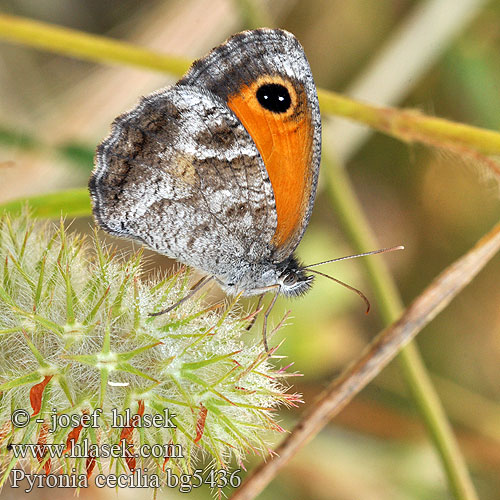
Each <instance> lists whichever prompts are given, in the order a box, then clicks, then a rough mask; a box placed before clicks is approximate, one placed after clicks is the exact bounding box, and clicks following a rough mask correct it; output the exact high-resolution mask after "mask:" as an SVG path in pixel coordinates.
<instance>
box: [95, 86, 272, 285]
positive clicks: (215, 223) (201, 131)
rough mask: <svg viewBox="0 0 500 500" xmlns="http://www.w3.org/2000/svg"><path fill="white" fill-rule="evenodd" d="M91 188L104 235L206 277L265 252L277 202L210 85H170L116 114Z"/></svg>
mask: <svg viewBox="0 0 500 500" xmlns="http://www.w3.org/2000/svg"><path fill="white" fill-rule="evenodd" d="M89 185H90V191H91V195H92V198H93V202H94V214H95V216H96V218H97V219H98V221H99V222H100V224H101V225H102V226H103V227H104V228H105V229H106V230H107V231H109V232H111V233H113V234H115V235H118V236H124V237H130V238H134V239H138V240H140V241H141V242H143V243H145V244H147V245H148V246H149V247H151V248H153V249H155V250H157V251H158V252H160V253H163V254H166V255H168V256H170V257H173V258H176V259H178V260H180V261H181V262H185V263H188V264H189V265H192V266H195V267H198V268H199V269H202V270H204V271H205V272H207V273H211V274H216V275H217V274H219V275H220V270H221V269H230V268H231V267H234V266H235V265H236V263H237V262H238V260H242V259H243V258H244V259H247V260H250V261H251V260H252V259H255V260H257V259H259V258H262V257H264V258H265V257H266V256H268V255H269V253H270V251H271V248H270V246H269V244H268V242H269V241H270V240H271V238H272V237H273V234H274V233H275V231H276V225H277V220H276V208H275V202H274V196H273V192H272V188H271V184H270V181H269V177H268V175H267V172H266V169H265V168H264V164H263V161H262V158H261V156H260V154H259V152H258V150H257V148H256V147H255V144H254V143H253V141H252V139H251V138H250V136H249V134H248V132H247V131H246V130H245V128H244V127H243V126H242V124H241V123H240V121H239V120H238V119H237V118H236V117H235V115H234V114H233V113H232V112H231V110H230V109H229V108H228V107H227V106H226V104H225V103H224V102H223V101H222V100H221V99H220V98H218V97H217V96H215V95H213V94H212V93H211V92H210V91H208V90H206V89H203V88H198V87H195V86H183V85H175V86H173V87H170V88H168V89H165V90H163V91H160V92H156V93H154V94H151V95H150V96H147V97H144V98H143V99H142V100H141V102H140V104H139V105H138V106H137V107H136V108H135V109H133V110H131V111H130V112H128V113H125V114H123V115H121V116H119V117H118V118H117V119H116V120H115V122H114V124H113V126H112V130H111V133H110V135H109V136H108V137H107V138H106V139H105V140H104V141H103V142H102V143H101V145H100V146H99V148H98V151H97V155H96V167H95V169H94V172H93V174H92V177H91V180H90V184H89Z"/></svg>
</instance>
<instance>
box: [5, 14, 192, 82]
mask: <svg viewBox="0 0 500 500" xmlns="http://www.w3.org/2000/svg"><path fill="white" fill-rule="evenodd" d="M0 37H1V38H3V39H4V40H8V41H10V42H16V43H21V44H22V45H29V46H31V47H36V48H38V49H44V50H49V51H51V52H56V53H58V54H65V55H67V56H73V57H77V58H79V59H87V60H89V61H100V62H108V63H109V62H114V63H122V64H128V65H130V66H139V67H141V68H149V69H153V70H157V71H163V72H165V73H172V74H174V75H179V76H180V75H182V74H183V73H184V72H185V71H186V70H187V69H188V67H189V64H190V62H189V61H188V60H186V59H185V58H183V57H175V56H168V55H166V54H159V53H158V52H155V51H153V50H148V49H143V48H141V47H137V46H135V45H133V44H131V43H126V42H120V41H118V40H112V39H111V38H106V37H104V36H98V35H91V34H89V33H84V32H82V31H77V30H73V29H69V28H64V27H62V26H56V25H54V24H49V23H44V22H41V21H34V20H32V19H26V18H23V17H19V16H9V15H7V14H0Z"/></svg>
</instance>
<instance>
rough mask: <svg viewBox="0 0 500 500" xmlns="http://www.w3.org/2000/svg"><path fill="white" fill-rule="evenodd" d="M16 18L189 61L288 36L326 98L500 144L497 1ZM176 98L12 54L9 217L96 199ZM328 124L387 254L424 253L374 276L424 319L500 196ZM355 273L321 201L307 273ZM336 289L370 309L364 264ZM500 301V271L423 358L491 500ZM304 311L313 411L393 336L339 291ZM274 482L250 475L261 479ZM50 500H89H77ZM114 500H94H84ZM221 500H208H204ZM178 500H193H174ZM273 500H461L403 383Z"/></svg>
mask: <svg viewBox="0 0 500 500" xmlns="http://www.w3.org/2000/svg"><path fill="white" fill-rule="evenodd" d="M0 10H1V11H2V12H4V13H10V14H17V15H23V16H27V17H31V18H33V19H38V20H43V21H48V22H51V23H55V24H59V25H63V26H67V27H71V28H75V29H80V30H83V31H86V32H91V33H96V34H104V35H107V36H110V37H113V38H117V39H122V40H127V41H130V42H133V43H137V44H140V45H143V46H146V47H149V48H152V49H155V50H157V51H160V52H165V53H169V54H177V55H181V56H185V57H188V58H196V57H199V56H202V55H203V54H204V53H206V51H207V50H208V49H210V48H211V47H213V46H214V45H217V44H219V43H220V42H222V41H223V40H224V39H225V38H226V37H227V36H229V35H231V34H232V33H235V32H237V31H240V30H242V29H246V28H251V27H257V26H271V27H281V28H285V29H287V30H289V31H291V32H293V33H294V34H295V35H296V36H297V38H298V39H299V40H300V41H301V43H302V45H303V46H304V48H305V51H306V54H307V56H308V59H309V61H310V64H311V67H312V71H313V75H314V77H315V80H316V83H317V85H318V87H322V88H326V89H332V90H335V91H338V92H345V93H346V94H347V95H352V96H355V97H357V98H359V99H362V100H366V101H367V102H370V103H372V104H381V105H384V104H387V105H394V106H398V107H411V108H418V109H420V110H422V111H423V112H425V113H427V114H430V115H436V116H440V117H445V118H449V119H451V120H455V121H461V122H464V123H468V124H473V125H476V126H480V127H485V128H491V129H494V130H498V129H499V128H500V57H499V54H500V28H499V27H500V1H498V0H495V1H489V2H487V1H479V0H433V1H431V0H428V1H416V0H372V1H367V0H350V1H349V2H346V1H340V0H332V1H328V0H307V1H302V0H276V1H271V0H269V1H265V0H261V1H258V0H253V1H252V0H245V1H243V0H240V1H234V0H185V1H181V0H171V1H157V0H142V1H134V0H108V1H106V2H101V1H98V0H37V1H36V2H33V1H31V0H0ZM173 81H174V79H173V78H172V79H169V78H168V77H166V76H165V75H161V74H159V73H153V72H148V71H145V70H139V69H131V68H127V67H122V66H100V65H97V64H92V63H88V62H82V61H79V60H75V59H71V58H66V57H62V56H57V55H54V54H49V53H45V52H39V51H35V50H32V49H28V48H24V47H19V46H15V45H11V44H7V43H4V42H1V41H0V102H1V106H0V179H1V182H0V203H3V202H5V201H8V200H11V199H15V198H18V197H28V196H32V195H35V194H41V193H45V192H50V191H56V190H58V189H66V188H72V187H81V186H85V185H86V182H87V179H88V176H89V173H90V171H91V169H92V157H93V152H94V148H95V145H96V144H97V143H98V142H99V141H100V140H101V139H102V138H103V137H104V136H105V135H106V134H107V131H108V127H109V124H110V123H111V121H112V120H113V118H114V117H115V116H116V115H118V114H119V113H121V112H122V111H124V110H126V109H128V108H130V107H131V106H132V105H133V104H134V103H135V102H136V100H137V99H138V97H139V96H140V95H143V94H146V93H148V92H150V91H153V90H155V89H157V88H160V87H162V86H165V85H168V84H170V83H172V82H173ZM327 121H328V124H327V128H326V130H325V135H324V141H325V142H328V144H329V145H332V146H333V147H334V149H335V150H336V151H337V152H338V155H339V158H340V160H341V161H342V163H343V164H344V165H345V168H346V169H347V170H348V172H349V175H350V176H351V178H352V180H353V183H354V185H355V188H356V191H357V194H358V196H359V198H360V200H361V203H362V205H363V207H364V209H365V211H366V214H367V216H368V218H369V220H370V222H371V224H372V228H373V230H374V231H375V233H376V235H377V238H378V241H379V244H380V246H381V247H386V246H392V245H398V244H404V245H405V247H406V250H405V251H404V252H397V253H394V254H388V255H385V256H377V257H371V258H381V259H385V260H386V262H387V264H388V265H389V266H390V268H391V270H392V273H393V275H394V277H395V279H396V281H397V283H398V286H399V288H400V291H401V294H402V296H403V298H404V300H405V302H406V303H409V302H410V301H411V300H412V299H413V298H414V297H416V296H417V295H418V294H419V293H420V292H421V291H422V290H423V288H424V287H425V286H426V285H427V284H428V283H429V282H430V280H432V278H433V277H435V276H436V275H437V274H438V273H439V272H440V270H442V269H443V268H444V267H446V266H447V265H448V264H450V263H451V262H452V261H453V260H455V259H456V258H458V257H459V256H460V255H462V254H463V253H464V252H465V251H467V250H468V249H469V248H470V247H471V246H472V245H473V244H474V243H475V241H476V240H477V239H478V238H479V237H480V236H481V235H482V234H484V233H485V232H486V231H487V230H488V229H489V228H490V227H491V226H492V225H493V224H494V223H495V222H496V221H497V220H498V214H499V208H500V203H499V198H498V185H497V184H496V183H494V182H493V181H491V180H489V179H488V178H487V177H485V176H484V175H483V174H484V171H485V168H484V165H482V164H481V161H478V160H477V159H474V158H473V157H470V156H460V155H458V154H451V153H448V152H447V153H443V152H442V151H439V150H437V149H429V148H424V147H422V146H408V145H406V144H403V143H401V142H398V141H396V140H395V139H392V138H389V137H387V136H383V135H381V134H378V133H375V134H368V135H365V136H363V137H361V136H358V135H357V134H358V133H359V132H358V131H357V130H353V129H352V127H351V125H350V124H349V123H348V122H347V121H340V120H330V119H328V120H325V123H326V122H327ZM91 225H92V220H91V219H90V217H89V218H79V219H77V220H76V221H74V222H73V225H72V227H73V228H74V229H75V230H77V231H80V232H89V231H90V230H91ZM109 240H110V241H113V243H114V244H116V245H118V246H119V247H120V248H123V249H127V248H130V246H131V245H129V243H128V242H126V241H123V240H117V239H112V238H109ZM349 253H352V249H351V248H350V247H349V243H348V241H347V240H346V238H345V237H344V236H343V234H342V232H341V230H340V227H339V225H338V223H337V217H336V214H335V212H334V211H333V210H332V208H331V205H330V203H329V200H328V198H327V196H326V193H325V190H324V189H323V182H321V181H320V189H319V193H318V198H317V201H316V206H315V210H314V212H313V217H312V220H311V224H310V227H309V228H308V231H307V232H306V235H305V237H304V239H303V241H302V243H301V245H300V246H299V249H298V254H299V256H300V258H301V260H302V261H304V262H305V263H313V262H319V261H322V260H326V259H329V258H334V257H339V256H342V255H347V254H349ZM147 256H148V267H149V268H157V267H159V266H161V267H163V268H164V269H168V268H169V267H170V266H172V265H173V262H172V261H169V260H168V259H165V258H162V257H160V256H157V255H154V254H153V253H152V252H148V253H147ZM321 270H322V271H324V272H327V273H329V274H332V275H334V276H335V277H338V278H339V279H341V280H343V281H346V282H348V283H349V284H351V285H353V286H355V287H357V288H360V289H361V290H363V292H364V293H365V294H366V295H367V296H368V297H369V298H370V295H371V291H370V289H369V287H368V286H367V284H366V281H365V279H364V276H363V271H362V268H361V267H360V266H359V262H356V261H349V262H343V263H337V264H332V265H329V266H325V268H324V269H321ZM499 282H500V259H499V258H498V257H497V258H496V259H494V260H493V262H491V263H490V264H489V265H488V267H487V269H486V270H485V271H483V272H482V273H481V274H480V275H479V277H478V278H477V279H476V280H475V281H474V282H473V283H472V284H471V285H470V286H469V287H468V288H467V289H466V290H465V291H464V292H463V293H462V294H460V295H459V296H458V298H457V299H456V300H455V301H454V302H453V303H452V304H451V305H450V306H449V307H448V308H447V309H446V310H445V311H444V312H443V313H442V314H441V315H440V316H439V317H438V318H437V319H436V320H434V321H433V322H432V323H431V324H430V325H429V326H428V327H427V328H426V329H425V330H424V331H423V332H422V333H421V334H420V335H419V336H418V338H417V341H418V345H419V347H420V348H421V350H422V353H423V356H424V359H425V361H426V364H427V367H428V369H429V370H430V372H431V374H432V376H433V379H434V381H435V383H436V387H437V389H438V392H439V394H440V396H441V397H442V400H443V404H444V406H445V409H446V411H447V414H448V416H449V418H450V420H451V421H452V423H453V424H454V427H455V430H456V432H457V435H458V439H459V443H460V446H461V449H462V451H463V453H464V455H465V458H466V460H467V462H468V464H469V467H470V469H471V473H472V475H473V479H474V481H475V486H476V487H477V490H478V493H479V496H480V498H481V499H484V500H490V499H491V500H495V499H498V498H500V496H499V495H500V493H499V492H500V401H499V400H500V369H499V366H500V307H499V304H500V286H499ZM215 293H216V292H214V294H215ZM248 307H250V304H249V305H248ZM288 309H291V311H292V314H291V316H290V319H288V320H287V322H286V326H285V327H283V328H282V329H281V330H280V331H279V332H278V333H277V334H276V336H275V337H274V338H273V342H276V341H277V340H279V339H281V338H285V339H286V341H285V343H284V345H283V347H282V348H281V349H280V353H281V354H283V355H287V356H288V357H289V360H290V361H293V362H294V363H295V365H294V369H296V370H297V372H300V373H302V374H303V376H302V377H295V378H293V379H291V382H293V384H294V386H295V390H297V391H299V392H302V393H303V394H304V399H305V404H306V405H308V404H310V403H311V402H312V401H313V399H314V396H315V395H316V394H318V393H319V392H320V391H321V390H322V388H324V387H325V385H326V384H327V383H328V381H330V380H331V379H332V377H334V376H335V375H336V374H337V373H339V371H340V370H341V369H342V368H343V367H345V366H346V365H347V364H348V363H349V362H350V361H351V360H353V359H354V358H355V357H356V356H357V355H358V354H359V353H360V351H361V350H362V348H363V346H364V345H365V344H366V343H367V342H368V341H369V340H370V339H371V338H373V336H374V335H375V334H376V333H377V332H378V331H379V330H380V328H381V326H382V323H381V321H380V319H379V317H378V312H377V309H376V308H373V309H372V311H371V313H370V314H369V315H368V316H366V315H365V314H364V309H363V304H362V302H361V301H360V300H359V298H358V297H356V295H354V294H352V293H351V292H349V291H348V290H346V289H344V288H341V287H339V286H337V285H335V284H334V283H332V282H330V281H329V280H325V279H322V278H320V277H318V278H317V279H316V280H315V286H314V288H313V290H312V291H311V292H310V293H309V294H308V295H307V296H305V297H302V298H300V299H295V300H281V299H280V301H279V302H278V304H277V306H276V307H275V309H274V313H275V314H274V316H273V318H272V322H273V323H274V324H276V323H277V322H278V321H279V320H280V318H281V317H282V316H283V314H284V312H285V311H286V310H288ZM253 334H255V335H259V332H258V331H255V332H254V333H253ZM303 409H304V406H302V407H300V408H298V409H293V410H283V411H282V419H283V426H284V427H285V428H287V429H291V428H292V426H293V422H294V421H296V420H297V418H298V417H299V415H300V413H301V412H302V411H303ZM255 463H257V460H256V459H254V458H250V460H249V463H248V464H247V468H248V469H251V468H252V467H253V466H254V465H255ZM14 493H15V494H16V497H17V495H19V493H18V492H15V491H13V490H9V488H5V489H4V490H3V491H2V493H1V496H2V497H4V498H10V497H11V496H12V495H13V494H14ZM47 494H48V491H47V490H40V491H35V492H33V493H31V494H30V497H31V498H36V496H37V495H38V496H40V498H42V497H43V498H45V497H46V495H47ZM50 494H51V495H53V496H54V497H58V498H59V497H60V498H66V496H69V495H71V496H72V493H71V492H70V491H69V490H60V491H51V492H50ZM112 494H114V493H113V492H110V491H107V490H98V489H93V490H89V491H82V492H81V493H80V496H81V497H82V498H90V496H91V495H92V497H93V498H97V497H107V496H108V495H112ZM208 495H209V493H208V492H207V491H202V492H200V491H197V492H192V493H190V497H189V498H193V499H194V498H208ZM166 496H168V497H169V498H174V497H175V492H170V491H169V492H166V493H165V492H163V493H160V494H159V495H158V497H159V498H163V497H166ZM179 496H180V494H179ZM119 497H120V498H127V497H130V498H132V497H133V498H142V497H144V498H149V497H150V492H148V491H143V490H129V491H120V492H119ZM259 498H262V499H267V498H269V499H271V498H287V499H291V500H294V499H305V498H308V499H314V500H323V499H335V500H344V499H346V500H347V499H359V500H365V499H366V500H372V499H373V500H375V499H377V500H378V499H384V500H390V499H419V500H420V499H421V500H424V499H428V500H431V499H432V500H435V499H441V498H449V493H448V490H447V485H446V479H445V477H444V474H443V472H442V470H441V467H440V464H439V461H438V459H437V458H436V455H435V451H434V450H433V448H432V446H431V445H430V444H429V441H428V438H427V436H426V435H425V432H424V430H423V427H422V424H421V423H420V421H419V418H418V415H417V413H416V411H415V409H414V405H413V403H412V402H411V400H410V398H409V396H408V393H407V390H406V388H405V386H404V384H403V382H402V381H401V377H400V374H399V370H398V365H397V364H395V363H393V364H392V365H390V366H389V367H388V368H387V369H386V370H384V372H383V373H382V374H381V375H380V376H379V377H378V378H377V379H376V380H375V381H374V382H373V383H372V384H371V385H370V386H369V387H368V388H367V389H366V390H364V391H363V392H362V393H361V394H360V395H359V396H358V397H357V398H356V399H355V400H354V401H353V402H352V403H351V404H350V405H349V406H348V407H347V408H346V409H345V410H344V411H343V412H342V413H341V414H340V415H339V416H338V417H337V418H335V419H334V421H332V422H331V424H330V425H329V426H328V427H327V428H326V429H325V430H324V431H323V432H322V433H321V434H320V435H319V436H318V437H316V438H315V439H314V440H313V441H312V442H311V443H310V444H309V445H308V446H307V447H306V448H305V449H303V450H302V451H301V452H300V454H299V455H298V456H297V457H295V458H294V460H293V461H292V462H291V463H290V464H289V465H288V466H287V468H286V469H285V470H284V471H283V472H282V473H281V474H280V475H279V476H278V478H277V479H276V480H275V481H274V482H273V483H272V485H271V486H270V487H269V488H268V489H267V490H266V491H265V492H264V493H263V494H262V495H261V496H260V497H259Z"/></svg>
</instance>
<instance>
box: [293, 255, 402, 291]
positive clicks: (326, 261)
mask: <svg viewBox="0 0 500 500" xmlns="http://www.w3.org/2000/svg"><path fill="white" fill-rule="evenodd" d="M404 248H405V247H404V246H403V245H398V246H397V247H390V248H381V249H380V250H372V251H371V252H365V253H358V254H356V255H347V256H346V257H339V258H337V259H331V260H325V261H324V262H318V263H317V264H309V265H308V266H304V267H302V269H309V270H310V269H311V267H316V266H322V265H323V264H330V263H331V262H339V261H341V260H347V259H356V258H357V257H366V256H367V255H375V254H377V253H386V252H394V251H395V250H404ZM311 272H312V271H311ZM318 274H321V273H318ZM324 276H326V275H324ZM328 277H329V278H331V276H328ZM332 279H334V278H332ZM347 288H349V287H347Z"/></svg>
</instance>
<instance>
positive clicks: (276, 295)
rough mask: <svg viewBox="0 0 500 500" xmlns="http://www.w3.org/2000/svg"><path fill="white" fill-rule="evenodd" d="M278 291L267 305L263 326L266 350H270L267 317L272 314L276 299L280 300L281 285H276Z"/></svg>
mask: <svg viewBox="0 0 500 500" xmlns="http://www.w3.org/2000/svg"><path fill="white" fill-rule="evenodd" d="M276 288H277V289H276V293H275V294H274V297H273V300H271V302H270V303H269V305H268V306H267V309H266V312H265V313H264V325H263V327H262V340H263V341H264V349H265V350H266V352H269V346H268V345H267V319H268V318H269V314H271V310H272V308H273V307H274V304H276V301H277V300H278V295H279V294H280V288H281V287H280V286H279V285H276Z"/></svg>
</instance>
